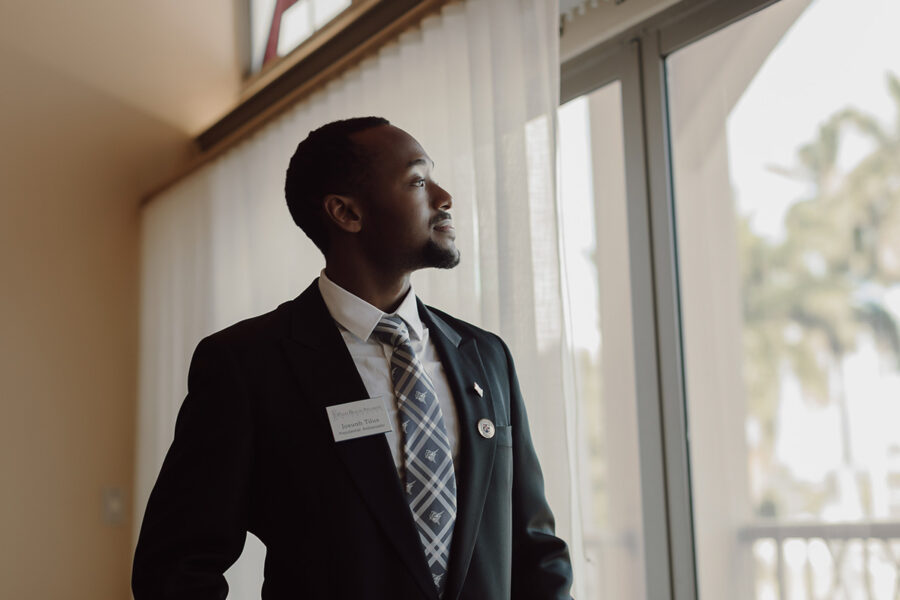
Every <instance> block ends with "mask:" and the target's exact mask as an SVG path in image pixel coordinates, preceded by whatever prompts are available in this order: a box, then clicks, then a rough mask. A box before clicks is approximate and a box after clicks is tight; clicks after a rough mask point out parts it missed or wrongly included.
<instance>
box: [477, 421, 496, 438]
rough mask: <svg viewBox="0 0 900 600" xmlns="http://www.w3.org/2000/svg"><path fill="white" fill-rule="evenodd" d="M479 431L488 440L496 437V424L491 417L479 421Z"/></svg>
mask: <svg viewBox="0 0 900 600" xmlns="http://www.w3.org/2000/svg"><path fill="white" fill-rule="evenodd" d="M478 433H479V434H481V437H483V438H484V439H486V440H489V439H491V438H492V437H494V424H493V423H491V420H490V419H481V420H480V421H478Z"/></svg>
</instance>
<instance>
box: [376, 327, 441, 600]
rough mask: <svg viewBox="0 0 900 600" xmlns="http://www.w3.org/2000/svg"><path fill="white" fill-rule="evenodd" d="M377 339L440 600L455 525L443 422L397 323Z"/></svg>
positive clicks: (409, 496)
mask: <svg viewBox="0 0 900 600" xmlns="http://www.w3.org/2000/svg"><path fill="white" fill-rule="evenodd" d="M375 334H376V335H377V336H378V339H380V340H382V341H383V342H385V343H387V344H390V346H391V347H392V348H393V351H392V352H391V381H392V382H393V384H394V395H395V396H396V397H397V408H398V410H399V412H400V423H401V427H402V429H403V431H402V432H398V433H400V434H401V436H402V437H401V439H402V440H403V458H404V466H405V467H406V469H405V479H406V481H405V484H406V486H405V487H406V500H407V502H409V509H410V511H412V516H413V520H415V522H416V526H417V527H418V530H419V537H420V538H421V540H422V546H423V547H424V549H425V558H426V559H427V561H428V567H429V569H431V576H432V578H433V579H434V585H435V587H436V588H437V590H438V596H441V595H443V593H444V584H445V579H446V574H447V560H448V558H449V557H450V540H451V538H452V537H453V524H454V522H455V521H456V475H455V474H454V472H453V457H452V456H451V454H450V441H449V439H448V438H447V429H446V427H445V426H444V416H443V414H442V413H441V405H440V403H439V402H438V399H437V395H436V394H435V393H434V385H433V384H432V383H431V380H430V379H429V378H428V375H427V374H426V373H425V368H424V366H423V365H422V362H421V361H420V360H419V359H418V358H417V357H416V354H415V352H414V351H413V348H412V345H411V344H410V342H409V333H408V332H407V330H406V326H405V325H404V323H403V321H402V320H401V319H400V317H396V316H385V317H382V319H381V321H380V322H379V323H378V325H376V326H375Z"/></svg>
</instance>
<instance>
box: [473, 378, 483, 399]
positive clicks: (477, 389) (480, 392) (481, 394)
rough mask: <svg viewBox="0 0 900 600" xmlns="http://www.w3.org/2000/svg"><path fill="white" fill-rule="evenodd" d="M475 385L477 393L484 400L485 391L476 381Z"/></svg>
mask: <svg viewBox="0 0 900 600" xmlns="http://www.w3.org/2000/svg"><path fill="white" fill-rule="evenodd" d="M473 385H474V386H475V393H476V394H478V395H479V396H481V397H482V398H484V390H483V389H481V386H480V385H478V382H477V381H476V382H475V383H474V384H473Z"/></svg>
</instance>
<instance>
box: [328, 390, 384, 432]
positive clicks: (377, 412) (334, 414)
mask: <svg viewBox="0 0 900 600" xmlns="http://www.w3.org/2000/svg"><path fill="white" fill-rule="evenodd" d="M325 410H326V411H327V412H328V420H329V421H331V432H332V433H333V434H334V441H336V442H343V441H346V440H352V439H354V438H359V437H365V436H367V435H375V434H376V433H384V432H386V431H393V430H394V426H393V424H392V423H391V420H390V418H389V417H388V412H387V409H386V408H385V406H384V396H379V397H377V398H369V399H368V400H359V401H357V402H347V403H346V404H336V405H334V406H326V407H325Z"/></svg>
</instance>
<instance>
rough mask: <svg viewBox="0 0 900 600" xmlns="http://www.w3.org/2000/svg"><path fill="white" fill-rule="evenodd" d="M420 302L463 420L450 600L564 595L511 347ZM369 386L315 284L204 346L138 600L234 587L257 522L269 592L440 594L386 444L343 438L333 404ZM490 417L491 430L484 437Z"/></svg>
mask: <svg viewBox="0 0 900 600" xmlns="http://www.w3.org/2000/svg"><path fill="white" fill-rule="evenodd" d="M419 313H420V315H421V317H422V320H423V322H424V323H425V325H426V326H427V327H428V328H429V330H430V332H431V339H432V341H433V343H434V345H435V347H436V349H437V351H438V354H439V356H440V357H441V361H442V363H443V366H444V369H445V371H446V373H447V378H448V380H449V383H450V387H451V390H452V392H453V398H454V401H455V403H456V407H457V411H458V415H459V426H460V437H459V457H458V467H457V474H456V477H457V486H458V491H457V496H458V515H457V521H456V525H455V529H454V534H453V541H452V546H451V553H450V561H449V565H448V578H447V584H446V591H445V594H444V598H446V599H447V600H457V599H466V600H469V599H479V600H480V599H485V600H502V599H508V598H515V599H517V600H518V599H531V598H534V599H538V598H539V599H542V600H548V599H557V598H569V588H570V585H571V578H572V570H571V565H570V562H569V555H568V549H567V547H566V544H565V543H564V542H563V541H562V540H560V539H559V538H557V537H556V536H555V535H554V529H553V528H554V523H553V515H552V514H551V512H550V508H549V507H548V506H547V502H546V500H545V497H544V487H543V478H542V475H541V470H540V467H539V465H538V461H537V457H536V455H535V452H534V448H533V446H532V442H531V437H530V435H529V430H528V422H527V418H526V415H525V407H524V404H523V402H522V396H521V393H520V391H519V386H518V382H517V381H516V375H515V370H514V367H513V362H512V359H511V357H510V354H509V350H508V349H507V347H506V345H505V344H504V343H503V342H502V341H501V340H500V338H499V337H497V336H495V335H493V334H491V333H488V332H486V331H483V330H481V329H478V328H476V327H473V326H472V325H469V324H467V323H464V322H462V321H460V320H458V319H454V318H453V317H450V316H448V315H446V314H443V313H440V312H439V311H436V310H434V309H431V308H428V307H426V306H424V305H423V304H422V303H421V302H419ZM476 382H477V383H478V385H479V386H480V387H481V388H482V390H483V394H484V395H483V397H482V396H480V395H479V394H478V393H477V392H476V390H475V383H476ZM366 397H367V393H366V388H365V386H364V385H363V382H362V380H361V379H360V376H359V373H358V372H357V370H356V367H355V365H354V363H353V360H352V358H351V357H350V354H349V352H348V350H347V347H346V345H345V343H344V341H343V339H342V338H341V335H340V333H339V331H338V329H337V327H336V326H335V324H334V321H333V320H332V318H331V316H330V314H329V313H328V310H327V308H326V307H325V303H324V301H323V300H322V296H321V295H320V293H319V289H318V282H317V281H314V282H313V284H312V285H311V286H310V287H309V288H308V289H307V290H306V291H304V292H303V293H302V294H301V295H300V296H299V297H298V298H296V299H295V300H293V301H291V302H287V303H285V304H283V305H281V306H279V307H278V308H277V309H275V310H274V311H272V312H270V313H268V314H265V315H262V316H259V317H255V318H253V319H248V320H246V321H242V322H240V323H238V324H236V325H233V326H232V327H229V328H228V329H225V330H223V331H220V332H218V333H216V334H213V335H211V336H209V337H208V338H206V339H204V340H203V341H201V342H200V344H199V345H198V346H197V349H196V351H195V352H194V357H193V360H192V362H191V368H190V374H189V376H188V395H187V397H186V398H185V400H184V403H183V405H182V407H181V410H180V412H179V414H178V420H177V423H176V426H175V439H174V441H173V442H172V446H171V448H170V449H169V452H168V454H167V455H166V459H165V461H164V463H163V466H162V469H161V471H160V474H159V478H158V479H157V482H156V485H155V487H154V489H153V492H152V493H151V495H150V500H149V502H148V504H147V510H146V513H145V516H144V522H143V525H142V527H141V533H140V537H139V540H138V545H137V550H136V553H135V557H134V570H133V575H132V588H133V590H134V596H135V598H136V599H137V600H158V599H162V598H167V599H168V598H185V599H187V598H190V599H192V600H200V599H207V598H210V599H211V598H225V596H226V594H227V584H226V582H225V578H224V577H223V575H222V574H223V572H224V571H225V570H226V569H227V568H228V567H229V566H230V565H231V564H232V563H233V562H234V561H235V560H236V559H237V558H238V556H239V555H240V553H241V550H242V548H243V545H244V540H245V538H246V532H247V531H250V532H252V533H253V534H254V535H256V536H257V537H258V538H259V539H260V540H261V541H262V542H263V543H264V544H265V546H266V563H265V582H264V584H263V591H262V596H263V598H264V599H266V600H276V599H277V600H280V599H288V598H290V599H292V600H293V599H298V598H328V599H347V600H351V599H352V600H361V599H372V600H375V599H379V600H380V599H391V600H396V599H401V600H406V599H410V600H412V599H429V600H437V594H436V592H435V588H434V585H433V583H432V580H431V576H430V574H429V571H428V568H427V566H426V563H425V558H424V553H423V551H422V547H421V544H420V541H419V536H418V533H417V531H416V526H415V524H414V522H413V520H412V517H411V515H410V512H409V508H408V506H407V504H406V500H405V497H404V495H403V492H402V489H401V485H400V480H399V478H398V476H397V471H396V468H395V466H394V462H393V459H392V457H391V452H390V449H389V447H388V444H387V441H386V439H385V437H384V436H383V435H375V436H370V437H364V438H358V439H354V440H350V441H344V442H340V443H336V442H335V441H334V438H333V437H332V433H331V427H330V424H329V421H328V418H327V415H326V411H325V407H326V406H329V405H332V404H341V403H344V402H351V401H354V400H361V399H364V398H366ZM482 418H487V419H490V420H491V421H492V422H493V423H495V425H496V435H494V437H492V438H490V439H486V438H484V437H482V436H480V435H479V434H478V432H477V430H476V425H477V423H478V421H479V420H480V419H482Z"/></svg>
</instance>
